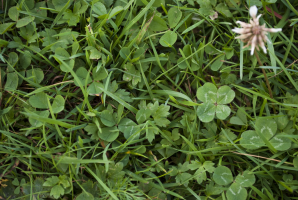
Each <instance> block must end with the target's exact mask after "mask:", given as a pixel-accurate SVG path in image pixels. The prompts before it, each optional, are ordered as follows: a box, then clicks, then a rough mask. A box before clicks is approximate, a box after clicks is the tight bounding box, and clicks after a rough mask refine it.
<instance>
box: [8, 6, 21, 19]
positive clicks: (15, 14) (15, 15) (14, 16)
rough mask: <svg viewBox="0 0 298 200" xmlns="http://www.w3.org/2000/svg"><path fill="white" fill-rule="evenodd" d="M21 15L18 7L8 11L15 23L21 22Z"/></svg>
mask: <svg viewBox="0 0 298 200" xmlns="http://www.w3.org/2000/svg"><path fill="white" fill-rule="evenodd" d="M19 15H20V13H19V11H18V9H17V7H16V6H13V7H11V8H10V9H9V11H8V16H9V18H10V19H11V20H13V21H18V20H19Z"/></svg>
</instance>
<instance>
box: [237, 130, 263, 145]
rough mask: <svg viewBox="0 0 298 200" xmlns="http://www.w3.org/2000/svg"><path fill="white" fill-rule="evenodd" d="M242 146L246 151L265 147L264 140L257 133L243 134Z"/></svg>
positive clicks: (248, 132) (247, 132) (246, 132)
mask: <svg viewBox="0 0 298 200" xmlns="http://www.w3.org/2000/svg"><path fill="white" fill-rule="evenodd" d="M240 144H241V146H243V147H244V148H246V149H258V148H260V147H262V146H264V145H265V143H264V142H263V140H262V138H260V136H258V135H257V133H256V132H255V131H245V132H243V133H242V135H241V140H240Z"/></svg>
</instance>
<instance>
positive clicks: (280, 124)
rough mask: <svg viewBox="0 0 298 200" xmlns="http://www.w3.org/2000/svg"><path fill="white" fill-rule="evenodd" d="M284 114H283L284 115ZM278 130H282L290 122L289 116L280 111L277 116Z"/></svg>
mask: <svg viewBox="0 0 298 200" xmlns="http://www.w3.org/2000/svg"><path fill="white" fill-rule="evenodd" d="M282 115H283V116H282ZM275 121H276V124H277V128H278V130H280V131H282V130H284V129H285V128H286V126H287V124H288V123H289V121H290V120H289V118H288V116H287V115H286V114H284V113H279V114H278V115H277V117H276V118H275Z"/></svg>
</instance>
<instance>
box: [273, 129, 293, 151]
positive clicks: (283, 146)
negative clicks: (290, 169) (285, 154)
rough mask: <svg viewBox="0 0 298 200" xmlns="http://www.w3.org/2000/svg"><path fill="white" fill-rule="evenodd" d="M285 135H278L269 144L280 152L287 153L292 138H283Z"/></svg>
mask: <svg viewBox="0 0 298 200" xmlns="http://www.w3.org/2000/svg"><path fill="white" fill-rule="evenodd" d="M283 135H285V133H279V134H276V135H275V136H274V137H273V138H272V139H271V140H269V142H270V143H271V144H272V146H273V147H274V148H275V149H276V150H278V151H286V150H288V149H289V148H290V147H291V145H292V141H291V139H290V138H286V137H282V136H283Z"/></svg>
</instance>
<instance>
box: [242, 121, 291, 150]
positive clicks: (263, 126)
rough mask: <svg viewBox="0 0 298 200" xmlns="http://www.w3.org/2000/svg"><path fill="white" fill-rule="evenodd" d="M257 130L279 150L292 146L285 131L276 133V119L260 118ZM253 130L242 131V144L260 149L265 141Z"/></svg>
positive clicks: (248, 147)
mask: <svg viewBox="0 0 298 200" xmlns="http://www.w3.org/2000/svg"><path fill="white" fill-rule="evenodd" d="M255 127H256V131H257V132H258V133H259V134H262V135H263V136H264V138H265V139H266V140H268V141H269V142H270V144H271V145H272V146H273V147H274V148H275V149H276V150H278V151H285V150H288V149H289V148H290V147H291V144H292V141H291V140H290V139H289V138H287V137H285V136H284V135H286V134H285V133H283V132H281V133H276V131H277V123H276V121H275V120H274V119H266V118H258V119H257V120H256V126H255ZM256 131H253V130H249V131H245V132H243V133H242V135H241V137H242V139H241V140H240V144H241V145H242V146H243V147H244V148H246V149H258V148H260V147H262V146H265V145H266V144H265V141H264V140H263V139H262V138H261V137H260V136H259V134H258V133H257V132H256Z"/></svg>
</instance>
